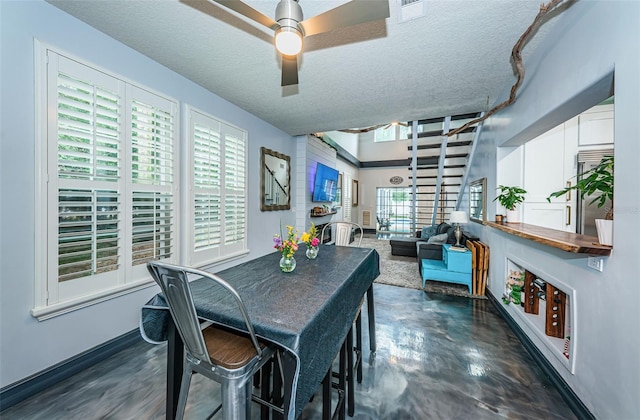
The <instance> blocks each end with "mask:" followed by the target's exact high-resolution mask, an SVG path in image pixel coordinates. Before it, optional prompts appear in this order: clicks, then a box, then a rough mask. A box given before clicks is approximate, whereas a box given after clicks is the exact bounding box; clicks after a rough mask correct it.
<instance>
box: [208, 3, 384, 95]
mask: <svg viewBox="0 0 640 420" xmlns="http://www.w3.org/2000/svg"><path fill="white" fill-rule="evenodd" d="M211 1H214V2H216V3H219V4H221V5H223V6H225V7H227V8H229V9H231V10H233V11H235V12H237V13H239V14H241V15H243V16H246V17H248V18H249V19H251V20H253V21H255V22H257V23H259V24H261V25H264V26H266V27H267V28H269V29H272V30H273V31H275V45H276V48H277V50H278V51H279V52H280V53H281V54H282V86H289V85H297V84H298V60H297V56H298V54H299V53H300V52H301V51H302V39H303V38H304V37H305V36H310V35H316V34H320V33H323V32H329V31H332V30H334V29H338V28H343V27H345V26H352V25H357V24H360V23H365V22H371V21H374V20H379V19H385V18H388V17H389V1H388V0H376V1H372V0H352V1H350V2H348V3H345V4H343V5H341V6H338V7H336V8H333V9H331V10H328V11H326V12H324V13H321V14H319V15H317V16H313V17H311V18H309V19H306V20H303V17H302V8H301V7H300V5H299V4H298V0H280V2H279V3H278V5H277V6H276V13H275V19H272V18H270V17H269V16H266V15H264V14H263V13H261V12H259V11H257V10H256V9H254V8H252V7H251V6H249V5H248V4H246V3H244V2H242V1H240V0H211Z"/></svg>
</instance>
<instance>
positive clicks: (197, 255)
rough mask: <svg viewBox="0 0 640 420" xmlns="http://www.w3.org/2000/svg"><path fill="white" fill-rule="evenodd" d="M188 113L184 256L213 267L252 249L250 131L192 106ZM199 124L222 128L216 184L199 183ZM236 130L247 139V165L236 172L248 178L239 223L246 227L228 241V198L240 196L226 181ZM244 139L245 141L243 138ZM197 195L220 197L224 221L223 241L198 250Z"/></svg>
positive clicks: (186, 109)
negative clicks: (230, 138) (249, 231)
mask: <svg viewBox="0 0 640 420" xmlns="http://www.w3.org/2000/svg"><path fill="white" fill-rule="evenodd" d="M184 115H185V136H184V137H185V142H184V144H185V148H186V150H185V151H184V154H185V162H186V163H185V165H183V179H185V181H186V183H187V185H186V186H187V188H186V190H187V191H188V193H187V194H185V196H184V198H185V201H184V202H183V208H184V209H185V211H184V213H183V226H185V229H183V232H184V238H183V249H182V255H183V257H184V264H186V265H189V266H194V267H202V266H211V265H215V264H219V263H221V262H225V261H228V260H231V259H234V258H239V257H242V256H244V255H246V254H248V253H249V249H248V239H247V232H246V229H247V226H248V216H247V215H248V208H247V204H248V185H247V175H248V172H247V170H248V163H249V162H248V146H249V142H248V133H247V131H246V130H243V129H241V128H239V127H236V126H234V125H232V124H230V123H227V122H225V121H223V120H221V119H219V118H217V117H215V116H212V115H210V114H207V113H206V112H203V111H201V110H198V109H196V108H195V107H192V106H190V105H185V106H184ZM196 124H197V125H199V126H200V127H207V128H208V129H211V130H214V131H215V130H218V135H219V139H220V144H219V147H220V149H219V156H220V162H219V165H220V178H219V179H220V184H219V185H216V186H210V187H198V186H197V185H196V180H195V177H196V171H195V167H196V162H195V150H194V148H195V131H196ZM232 132H235V133H237V134H239V135H240V136H241V137H243V141H244V151H243V154H244V165H243V167H242V168H241V169H242V172H241V173H239V174H238V173H236V175H238V176H239V177H240V179H244V188H243V191H242V192H240V195H241V199H243V200H244V214H243V216H241V218H240V221H239V223H240V224H241V225H243V226H244V236H243V237H242V238H241V239H240V240H234V241H231V242H228V241H225V238H226V237H227V235H226V233H227V232H226V229H227V227H228V224H227V223H226V222H225V220H224V218H225V214H226V213H227V208H226V202H225V198H226V197H230V196H232V195H236V194H237V193H238V191H237V190H233V189H232V188H230V184H229V185H227V184H226V179H225V172H226V162H225V152H226V150H227V149H226V148H227V147H228V146H231V145H232V143H230V142H229V144H227V143H228V141H226V139H227V134H230V133H232ZM241 141H242V140H241ZM196 194H210V195H213V196H217V198H218V203H219V206H220V211H219V213H220V216H221V220H220V221H219V225H220V231H219V232H216V234H219V235H220V237H219V243H217V244H212V245H211V246H209V247H206V248H203V249H199V250H197V249H195V245H196V232H195V231H196V221H195V211H196V205H195V201H196Z"/></svg>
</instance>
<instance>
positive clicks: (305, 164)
mask: <svg viewBox="0 0 640 420" xmlns="http://www.w3.org/2000/svg"><path fill="white" fill-rule="evenodd" d="M297 148H298V156H299V159H298V162H297V172H298V174H297V176H298V183H297V192H298V203H299V205H298V207H297V211H296V228H297V229H298V231H299V232H300V233H302V232H304V231H306V230H307V229H308V228H309V227H310V226H311V222H313V223H314V224H315V225H320V224H323V223H327V222H330V221H332V220H338V219H334V218H335V215H327V216H321V217H311V209H312V208H314V207H317V206H318V207H319V206H322V205H327V206H331V203H328V202H327V203H315V202H313V201H312V195H313V188H314V182H315V174H316V167H317V165H318V163H322V164H323V165H326V166H329V167H330V168H334V169H338V168H337V165H336V160H337V159H336V151H335V149H333V148H331V147H329V146H328V145H327V144H325V143H324V142H322V140H320V139H318V138H317V137H314V136H310V135H309V136H298V138H297Z"/></svg>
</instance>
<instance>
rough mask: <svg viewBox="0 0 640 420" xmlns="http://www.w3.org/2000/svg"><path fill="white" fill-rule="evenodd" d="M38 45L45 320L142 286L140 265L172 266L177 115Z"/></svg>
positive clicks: (40, 296) (39, 304)
mask: <svg viewBox="0 0 640 420" xmlns="http://www.w3.org/2000/svg"><path fill="white" fill-rule="evenodd" d="M36 45H37V47H36V49H37V51H38V53H39V54H41V57H42V59H41V60H37V62H38V64H41V65H42V67H40V68H39V71H37V83H36V87H37V88H39V91H41V92H43V95H42V100H41V101H42V102H39V106H38V108H39V110H41V112H39V114H38V118H39V120H40V121H41V122H42V123H41V125H40V127H42V128H41V129H40V132H42V133H43V135H44V136H46V141H43V142H42V144H43V146H41V147H40V146H37V151H36V155H37V156H38V158H39V163H40V164H41V167H42V168H43V169H42V170H38V171H37V175H38V176H39V181H38V182H40V183H41V184H42V185H45V186H46V187H45V188H44V189H43V190H42V194H41V195H38V199H37V204H36V213H37V214H38V224H37V227H38V231H37V234H38V235H39V236H40V237H41V238H42V240H41V241H39V243H38V246H39V248H38V252H37V259H38V270H39V271H38V273H39V274H38V275H37V276H36V304H35V307H34V309H33V311H32V313H33V314H34V315H35V316H37V317H39V318H41V317H45V318H46V317H49V316H52V315H51V314H58V313H64V312H66V311H68V310H69V309H68V308H70V307H72V308H75V307H82V306H84V305H86V302H92V301H94V300H100V299H103V298H104V297H105V296H110V295H113V294H116V293H123V292H124V291H125V290H129V289H132V288H134V287H141V286H142V285H144V284H146V283H148V282H150V281H151V278H150V276H149V275H148V273H147V272H146V269H145V267H144V265H143V263H145V262H147V261H149V260H151V259H170V260H173V261H175V260H176V259H177V257H176V255H175V254H176V252H175V249H176V239H175V220H176V219H177V212H178V207H177V200H176V199H175V195H176V190H177V187H176V186H177V183H178V179H176V178H177V177H176V175H175V174H176V173H178V171H177V168H176V165H177V162H176V158H177V153H176V150H177V141H176V139H177V125H178V124H177V118H178V114H177V102H176V101H175V100H171V99H167V98H165V97H162V96H160V95H157V94H154V93H151V92H149V91H147V90H145V89H141V88H139V87H136V86H133V85H132V84H130V83H128V82H125V81H123V80H121V79H119V78H118V77H117V76H114V75H110V74H107V73H106V72H104V71H100V70H97V69H95V68H93V67H91V66H89V65H86V64H83V63H81V62H80V61H79V60H76V59H70V58H68V57H65V56H64V55H61V54H58V53H56V52H54V51H52V50H51V49H49V48H44V47H40V44H38V43H37V44H36ZM136 266H137V268H134V267H136ZM40 274H41V275H40Z"/></svg>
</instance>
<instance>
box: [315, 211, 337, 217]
mask: <svg viewBox="0 0 640 420" xmlns="http://www.w3.org/2000/svg"><path fill="white" fill-rule="evenodd" d="M336 213H337V212H335V211H330V212H328V213H320V214H314V213H311V215H310V216H311V217H323V216H329V215H332V214H336Z"/></svg>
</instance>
